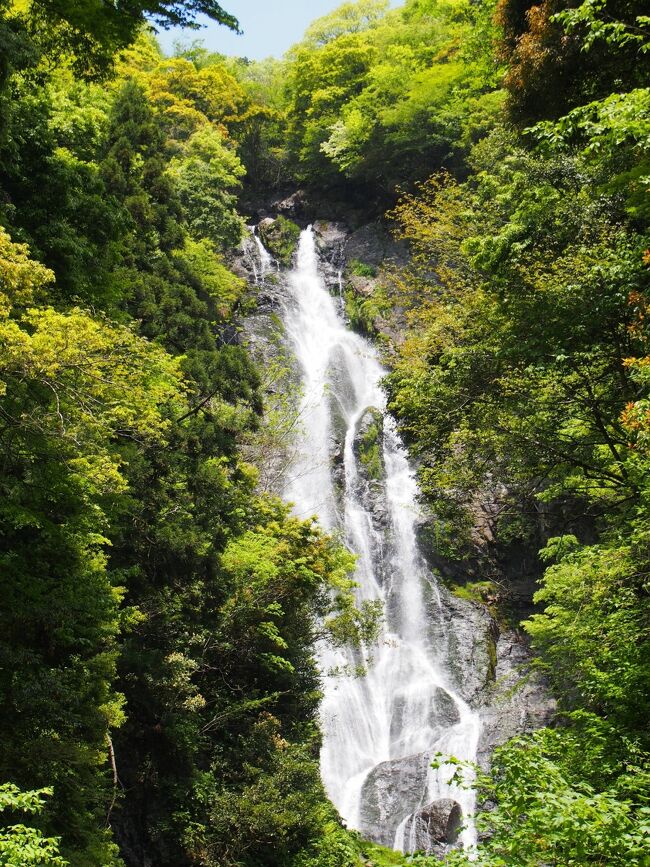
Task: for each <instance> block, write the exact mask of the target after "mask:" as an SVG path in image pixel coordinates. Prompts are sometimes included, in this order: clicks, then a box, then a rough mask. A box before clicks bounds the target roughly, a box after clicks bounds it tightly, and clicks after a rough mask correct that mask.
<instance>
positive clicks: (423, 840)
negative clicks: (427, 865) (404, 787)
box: [404, 798, 463, 855]
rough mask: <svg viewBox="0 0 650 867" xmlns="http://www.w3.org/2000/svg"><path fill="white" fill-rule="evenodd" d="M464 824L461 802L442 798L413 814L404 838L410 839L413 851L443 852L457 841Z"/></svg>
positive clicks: (407, 824) (409, 847)
mask: <svg viewBox="0 0 650 867" xmlns="http://www.w3.org/2000/svg"><path fill="white" fill-rule="evenodd" d="M462 824H463V811H462V810H461V807H460V804H459V803H458V802H457V801H454V800H452V799H451V798H440V800H438V801H432V802H431V803H430V804H427V805H426V806H425V807H421V808H420V809H419V810H417V811H416V812H415V813H414V814H413V815H412V816H411V818H410V819H409V821H408V822H407V823H406V826H405V828H404V839H405V840H408V844H409V845H408V849H409V851H411V852H425V853H426V854H427V855H430V854H442V852H443V851H445V850H446V849H448V847H450V846H453V844H454V843H456V841H457V839H458V833H459V831H460V828H461V826H462ZM441 844H442V845H441Z"/></svg>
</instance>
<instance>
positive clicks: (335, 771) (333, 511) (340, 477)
mask: <svg viewBox="0 0 650 867" xmlns="http://www.w3.org/2000/svg"><path fill="white" fill-rule="evenodd" d="M262 249H263V248H262ZM266 255H267V256H268V254H266ZM261 261H262V260H261ZM266 267H268V262H267V265H266ZM287 290H288V291H287V293H286V296H287V297H286V300H285V302H284V304H283V310H282V319H283V323H284V327H285V330H286V335H287V341H288V343H289V345H290V347H291V349H292V351H293V353H294V355H295V358H296V360H297V362H298V364H299V367H300V370H301V375H302V386H303V396H302V407H301V414H302V419H303V426H304V434H303V440H302V443H301V446H300V450H299V453H300V456H299V458H298V459H297V461H296V462H295V463H294V465H293V467H292V470H291V473H290V474H289V478H287V480H286V485H285V489H284V496H285V498H286V499H287V500H288V501H291V502H292V503H293V504H294V509H295V512H296V514H298V515H299V516H301V517H309V516H310V515H318V517H319V520H320V522H321V524H322V525H323V526H324V527H325V528H327V529H329V530H333V531H339V532H340V533H341V534H342V537H343V539H344V540H345V542H346V544H347V545H348V546H349V547H350V548H351V550H353V551H354V552H355V553H356V555H357V557H358V562H357V571H356V578H355V580H356V581H357V582H358V589H357V594H358V598H359V601H363V600H381V602H382V605H383V611H384V621H383V626H382V632H381V636H380V638H379V641H378V644H377V646H375V647H372V648H366V649H361V650H359V649H349V650H334V649H331V648H330V649H323V650H321V651H320V659H319V662H320V665H321V670H322V672H323V678H324V699H323V702H322V710H321V722H322V729H323V736H324V742H323V747H322V754H321V769H322V778H323V782H324V784H325V787H326V789H327V792H328V794H329V797H330V798H331V800H332V802H333V803H334V805H335V806H336V807H337V809H338V811H339V813H340V814H341V816H342V817H343V819H344V820H345V821H346V823H347V825H348V826H349V827H351V828H354V829H357V830H359V831H360V832H361V833H362V834H364V835H365V836H366V837H368V838H370V839H373V840H375V841H377V842H380V843H383V844H384V845H388V846H392V847H393V848H396V849H401V850H402V851H407V852H408V851H412V850H413V849H415V848H424V845H423V844H422V837H421V836H418V828H421V826H422V823H423V820H422V817H421V816H420V814H418V811H420V810H422V808H427V807H428V805H430V804H432V803H433V802H436V801H441V800H442V799H451V800H453V801H455V802H456V803H457V804H459V805H460V807H461V809H462V814H463V816H464V817H465V820H464V821H465V825H464V829H463V830H462V832H461V837H460V839H461V842H462V843H463V845H465V846H470V845H472V844H474V843H475V840H476V835H475V831H474V828H473V824H472V822H471V819H468V818H467V817H471V815H472V813H473V811H474V794H473V792H472V791H471V790H469V789H466V788H462V787H458V786H456V785H453V784H450V783H449V782H448V781H449V778H450V777H451V775H452V773H453V768H450V766H448V765H447V766H443V767H441V768H439V769H438V770H434V769H432V768H431V761H432V758H433V756H434V754H435V753H436V752H441V753H444V754H447V755H454V756H456V757H457V758H459V759H464V760H468V761H473V760H474V759H475V758H476V749H477V743H478V737H479V720H478V715H477V714H476V713H475V712H473V711H472V710H471V709H470V708H469V707H468V705H467V704H466V703H465V702H464V701H463V699H462V698H461V697H460V696H459V695H458V694H457V691H456V690H455V689H454V685H453V678H452V676H451V674H450V671H449V668H448V636H447V634H446V630H445V618H444V609H443V605H442V602H441V595H440V593H439V591H438V588H437V585H436V582H435V578H434V577H433V576H432V575H431V571H430V569H428V568H427V565H426V564H425V562H424V560H423V557H422V555H421V554H420V552H419V550H418V544H417V535H416V530H417V524H418V520H419V519H420V515H419V514H418V507H417V495H418V491H417V485H416V481H415V478H414V475H413V472H412V470H411V468H410V466H409V462H408V459H407V454H406V452H405V449H404V447H403V445H402V443H401V442H400V439H399V436H398V434H397V431H396V429H395V425H394V422H393V421H392V419H391V417H390V416H389V415H387V414H386V398H385V395H384V392H383V390H382V387H381V380H382V378H383V377H384V376H385V373H386V371H385V370H384V368H383V367H382V365H381V363H380V361H379V358H378V354H377V352H376V350H375V348H374V347H373V346H372V344H371V343H370V342H369V341H367V340H365V339H364V338H363V337H361V336H359V335H358V334H355V333H354V332H352V331H351V330H350V329H349V328H348V327H347V326H346V324H345V322H344V320H343V318H342V316H341V313H340V310H339V305H338V303H337V301H336V300H335V299H334V298H333V297H332V296H331V295H330V293H329V292H328V290H327V287H326V284H325V281H324V278H323V277H322V275H321V273H320V270H319V261H318V253H317V248H316V242H315V237H314V233H313V231H312V229H311V228H309V229H307V230H305V231H304V232H302V234H301V237H300V242H299V247H298V252H297V257H296V264H295V267H294V269H293V270H292V271H291V272H290V273H289V274H288V276H287ZM373 438H374V439H373ZM364 448H365V449H366V451H367V452H368V451H369V453H370V455H368V454H367V453H366V454H365V455H364ZM364 457H365V460H364ZM364 663H365V664H366V673H365V674H363V675H361V676H343V677H341V676H335V675H334V674H333V673H332V672H334V671H335V670H337V669H338V670H340V669H345V668H348V669H350V668H351V669H356V668H358V666H359V664H364ZM448 803H449V800H447V804H448ZM454 809H455V810H457V808H456V807H454ZM424 812H425V813H426V809H425V811H424ZM425 818H426V816H425Z"/></svg>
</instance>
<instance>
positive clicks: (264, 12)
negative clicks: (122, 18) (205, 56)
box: [158, 0, 400, 60]
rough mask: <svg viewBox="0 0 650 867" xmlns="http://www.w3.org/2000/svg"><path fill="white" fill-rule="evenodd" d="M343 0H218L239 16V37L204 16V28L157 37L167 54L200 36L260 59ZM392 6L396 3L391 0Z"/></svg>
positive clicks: (213, 47)
mask: <svg viewBox="0 0 650 867" xmlns="http://www.w3.org/2000/svg"><path fill="white" fill-rule="evenodd" d="M342 2H343V0H307V2H305V0H222V2H221V5H222V6H223V8H224V9H226V10H227V11H228V12H230V13H231V14H232V15H234V16H235V17H236V18H238V19H239V26H240V27H241V29H242V30H243V31H244V35H243V36H237V35H235V34H234V33H232V32H231V31H230V30H228V28H226V27H220V26H219V25H218V24H215V23H214V22H212V21H210V20H209V19H207V18H202V19H200V20H201V21H202V23H204V24H207V27H204V28H202V29H201V30H182V29H180V28H174V29H172V30H167V31H165V30H161V31H160V32H159V33H158V40H159V42H160V44H161V45H162V47H163V50H164V51H165V52H166V53H168V54H170V53H171V52H172V50H173V44H174V40H176V39H181V40H183V41H191V40H193V39H201V40H202V41H203V42H204V43H205V45H206V47H207V48H208V49H210V51H218V52H220V53H221V54H232V55H236V56H239V57H249V58H250V59H251V60H262V59H263V58H265V57H269V56H273V57H282V55H283V54H284V52H285V51H286V50H287V49H288V48H289V47H290V46H292V45H293V44H294V43H295V42H298V41H299V40H300V38H301V37H302V35H303V33H304V32H305V29H306V28H307V26H308V25H309V24H310V23H311V22H312V21H313V20H314V19H315V18H320V16H321V15H326V14H327V13H328V12H331V11H332V10H333V9H336V8H337V7H338V6H340V5H341V3H342ZM392 5H393V6H399V5H400V3H399V2H397V0H394V2H393V4H392Z"/></svg>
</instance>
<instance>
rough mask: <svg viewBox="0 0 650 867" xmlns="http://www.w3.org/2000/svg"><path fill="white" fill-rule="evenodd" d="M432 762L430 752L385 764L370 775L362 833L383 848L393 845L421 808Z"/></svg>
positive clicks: (363, 800) (364, 797)
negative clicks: (401, 826)
mask: <svg viewBox="0 0 650 867" xmlns="http://www.w3.org/2000/svg"><path fill="white" fill-rule="evenodd" d="M430 763H431V756H430V755H429V754H428V753H420V754H418V755H414V756H407V757H406V758H403V759H394V760H393V761H388V762H382V763H381V764H380V765H377V767H376V768H373V770H372V771H371V772H370V774H369V775H368V778H367V779H366V781H365V783H364V785H363V789H362V792H361V816H360V823H359V830H360V832H361V834H362V835H363V836H365V837H366V838H367V839H369V840H372V841H373V842H374V843H379V844H381V845H382V846H392V845H393V842H394V840H395V832H396V831H397V827H398V825H399V824H400V822H401V821H402V819H403V817H404V816H405V815H408V814H409V813H414V812H415V811H416V810H417V809H418V808H419V807H420V798H421V793H422V792H423V790H424V788H425V786H426V780H427V773H428V770H429V765H430Z"/></svg>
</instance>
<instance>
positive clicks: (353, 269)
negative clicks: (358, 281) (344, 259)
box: [348, 259, 377, 277]
mask: <svg viewBox="0 0 650 867" xmlns="http://www.w3.org/2000/svg"><path fill="white" fill-rule="evenodd" d="M348 270H349V271H350V273H351V274H354V275H355V277H376V276H377V269H376V268H375V267H374V265H366V264H365V262H359V260H358V259H353V260H352V261H351V262H349V263H348Z"/></svg>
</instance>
